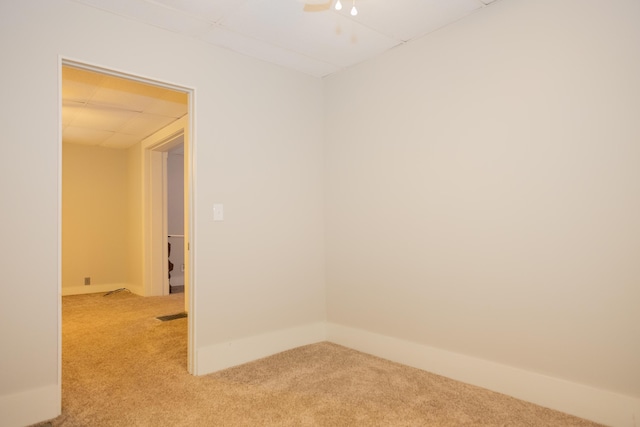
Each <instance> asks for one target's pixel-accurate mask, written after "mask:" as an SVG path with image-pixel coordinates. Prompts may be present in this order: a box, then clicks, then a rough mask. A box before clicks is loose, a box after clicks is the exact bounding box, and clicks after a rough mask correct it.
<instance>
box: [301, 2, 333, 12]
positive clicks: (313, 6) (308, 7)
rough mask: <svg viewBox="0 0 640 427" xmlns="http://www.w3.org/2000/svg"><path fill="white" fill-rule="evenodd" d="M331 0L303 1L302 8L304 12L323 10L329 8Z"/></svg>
mask: <svg viewBox="0 0 640 427" xmlns="http://www.w3.org/2000/svg"><path fill="white" fill-rule="evenodd" d="M331 1H332V0H329V1H327V2H325V3H317V2H313V3H305V5H304V9H303V10H304V11H305V12H323V11H325V10H329V9H331Z"/></svg>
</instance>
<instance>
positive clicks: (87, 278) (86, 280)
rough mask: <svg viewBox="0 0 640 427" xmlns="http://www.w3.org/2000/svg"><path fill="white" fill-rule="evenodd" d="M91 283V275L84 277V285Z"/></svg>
mask: <svg viewBox="0 0 640 427" xmlns="http://www.w3.org/2000/svg"><path fill="white" fill-rule="evenodd" d="M90 284H91V277H85V278H84V285H85V286H89V285H90Z"/></svg>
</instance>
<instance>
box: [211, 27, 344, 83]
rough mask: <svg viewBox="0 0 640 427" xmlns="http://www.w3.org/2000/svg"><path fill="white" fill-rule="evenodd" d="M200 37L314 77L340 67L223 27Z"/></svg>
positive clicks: (217, 44)
mask: <svg viewBox="0 0 640 427" xmlns="http://www.w3.org/2000/svg"><path fill="white" fill-rule="evenodd" d="M200 38H201V39H202V40H204V41H206V42H208V43H211V44H214V45H216V46H222V47H226V48H227V49H231V50H233V51H235V52H238V53H242V54H244V55H247V56H251V57H254V58H258V59H261V60H263V61H266V62H271V63H275V64H278V65H281V66H283V67H289V68H291V69H294V70H298V71H301V72H303V73H307V74H310V75H312V76H316V77H322V76H325V75H327V74H330V73H332V72H335V71H337V70H339V69H340V67H339V66H338V65H336V64H329V63H326V62H323V61H319V60H317V59H314V58H311V57H309V56H306V55H303V54H299V53H297V52H293V51H290V50H287V49H284V48H281V47H278V46H274V45H272V44H269V43H266V42H263V41H261V40H257V39H254V38H252V37H247V36H244V35H241V34H238V33H234V32H233V31H229V30H227V29H224V28H215V29H213V30H212V31H209V32H208V33H206V34H204V35H202V36H200Z"/></svg>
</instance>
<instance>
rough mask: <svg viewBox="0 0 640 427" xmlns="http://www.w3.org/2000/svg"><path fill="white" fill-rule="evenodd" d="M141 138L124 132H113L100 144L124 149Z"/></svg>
mask: <svg viewBox="0 0 640 427" xmlns="http://www.w3.org/2000/svg"><path fill="white" fill-rule="evenodd" d="M141 140H142V138H140V137H138V136H134V135H127V134H124V133H114V134H113V135H111V136H110V137H108V138H107V139H105V140H104V141H103V142H102V143H101V144H100V145H101V146H102V147H106V148H115V149H126V148H129V147H132V146H134V145H136V144H137V143H138V142H140V141H141Z"/></svg>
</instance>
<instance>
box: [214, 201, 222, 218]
mask: <svg viewBox="0 0 640 427" xmlns="http://www.w3.org/2000/svg"><path fill="white" fill-rule="evenodd" d="M213 220H214V221H222V220H224V206H223V205H222V203H214V204H213Z"/></svg>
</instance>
